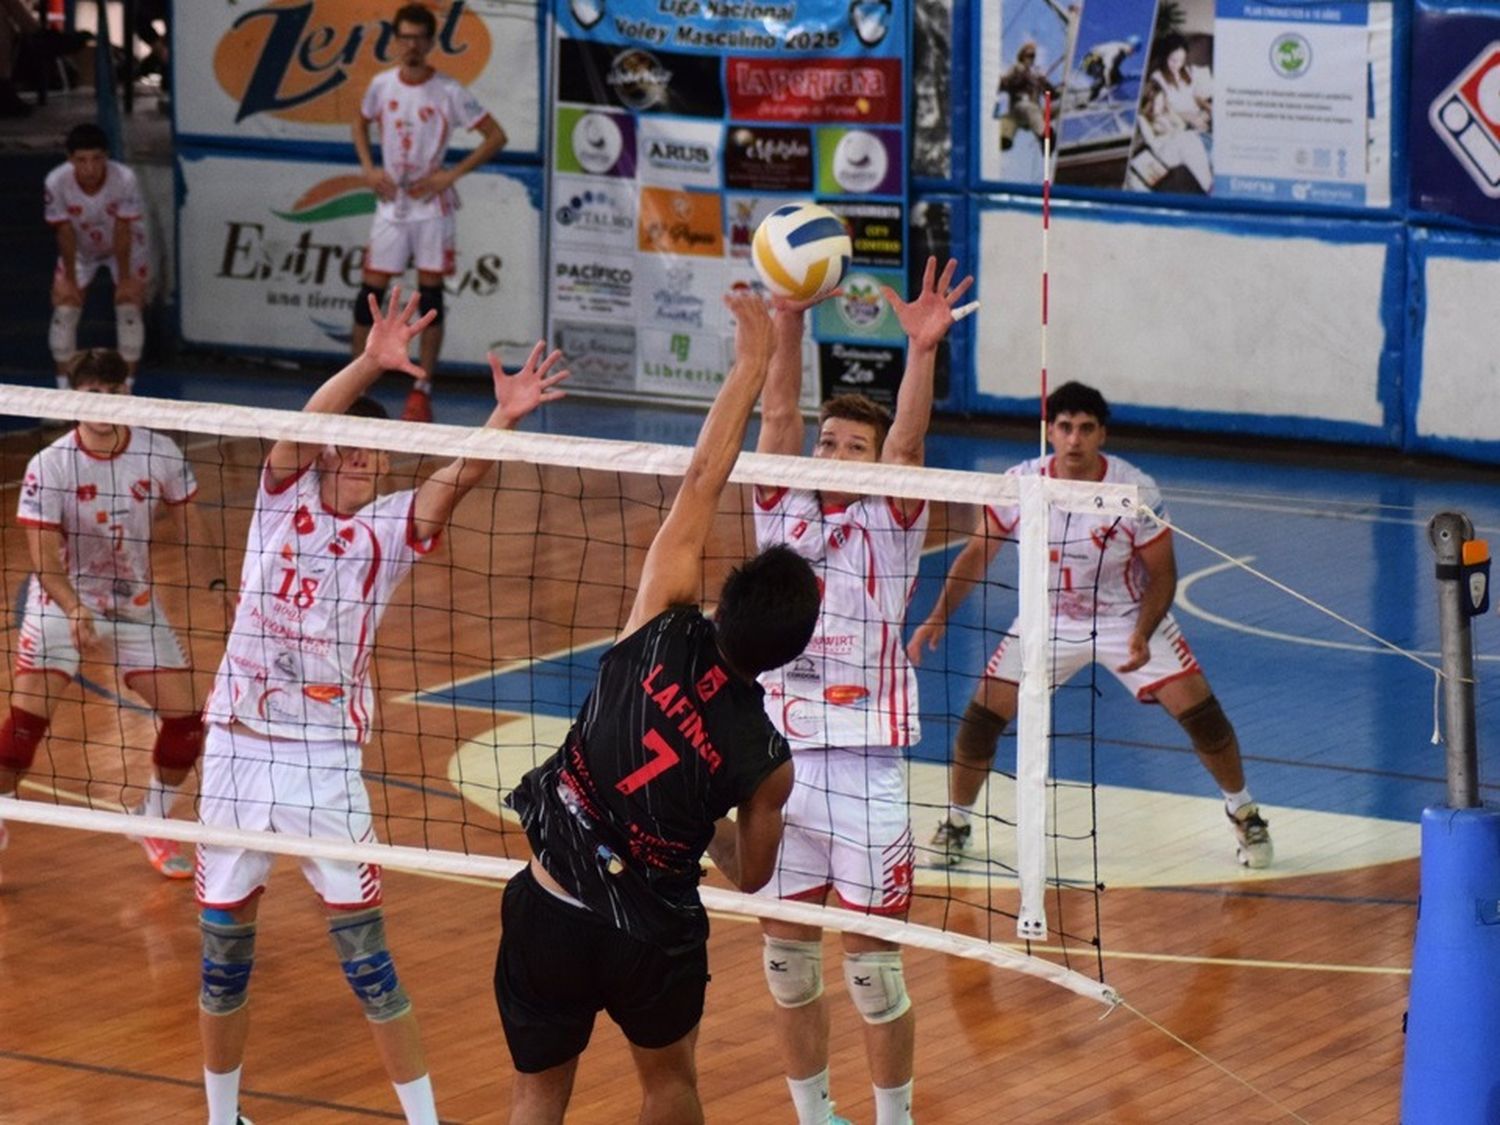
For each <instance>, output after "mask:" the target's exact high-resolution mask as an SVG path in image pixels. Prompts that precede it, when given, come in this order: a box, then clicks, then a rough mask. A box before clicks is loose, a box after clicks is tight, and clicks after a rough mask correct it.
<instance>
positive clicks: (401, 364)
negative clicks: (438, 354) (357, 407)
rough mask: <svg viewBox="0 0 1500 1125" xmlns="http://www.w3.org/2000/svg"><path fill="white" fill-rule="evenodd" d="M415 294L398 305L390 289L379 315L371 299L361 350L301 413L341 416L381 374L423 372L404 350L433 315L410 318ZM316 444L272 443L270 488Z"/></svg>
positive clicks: (397, 290)
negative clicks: (387, 303)
mask: <svg viewBox="0 0 1500 1125" xmlns="http://www.w3.org/2000/svg"><path fill="white" fill-rule="evenodd" d="M417 301H418V295H417V294H415V293H413V294H412V296H411V300H409V301H407V302H406V305H405V306H404V307H403V306H402V305H401V286H399V285H393V286H391V298H390V307H389V309H387V310H386V311H384V312H382V311H381V309H380V305H379V303H378V302H376V300H375V298H374V297H373V296H372V297H371V298H370V313H371V316H372V317H373V318H374V323H373V324H372V325H371V326H370V336H369V339H368V340H367V341H366V343H365V350H364V351H363V352H361V353H360V354H359V355H358V356H357V357H356V358H355V359H354V360H352V361H351V362H350V363H348V364H346V365H345V366H344V367H343V369H341V370H340V371H339V372H338V373H337V374H335V375H333V376H331V377H330V378H329V379H328V380H327V381H326V382H325V383H324V384H323V385H322V386H321V387H319V388H318V389H317V390H316V391H314V392H313V394H312V397H311V398H310V399H308V400H307V405H306V406H304V407H303V408H302V409H303V410H304V411H305V412H307V413H309V414H342V413H343V412H344V411H346V410H348V409H349V407H350V406H352V405H353V404H354V401H355V400H356V399H358V398H359V397H360V396H361V395H362V394H364V393H365V392H366V391H367V390H369V389H370V387H371V386H372V385H373V384H374V382H375V380H376V379H378V378H380V376H381V373H382V372H385V371H402V372H405V373H406V374H408V375H410V376H411V377H412V378H414V379H420V378H422V377H423V371H422V369H421V368H420V367H418V366H417V365H416V364H415V363H413V362H412V361H411V354H410V346H411V341H412V339H413V338H414V337H416V336H420V335H421V334H422V329H424V328H426V327H427V326H428V325H429V324H431V323H432V319H433V317H435V316H437V313H436V312H435V311H433V312H428V313H427V314H426V315H425V316H422V317H420V318H419V319H416V320H413V319H412V317H413V316H415V315H416V311H417ZM319 448H320V447H319V446H316V445H304V444H300V443H298V442H294V441H278V442H277V443H276V444H275V445H273V446H271V452H270V453H269V454H268V455H267V457H266V483H267V484H269V485H270V486H271V487H273V488H274V487H275V486H277V485H279V484H281V483H282V482H284V481H285V480H286V479H287V478H288V477H291V476H294V475H295V474H296V473H297V472H299V471H300V470H301V469H302V467H303V466H305V465H307V464H308V463H309V462H311V461H312V460H313V458H315V457H316V456H317V455H318V451H319Z"/></svg>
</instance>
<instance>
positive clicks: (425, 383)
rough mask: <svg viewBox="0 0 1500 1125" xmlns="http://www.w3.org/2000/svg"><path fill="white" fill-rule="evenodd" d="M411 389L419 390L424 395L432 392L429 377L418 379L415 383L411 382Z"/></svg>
mask: <svg viewBox="0 0 1500 1125" xmlns="http://www.w3.org/2000/svg"><path fill="white" fill-rule="evenodd" d="M412 390H415V391H421V392H422V393H423V394H424V395H431V394H432V380H431V379H418V380H417V381H416V382H415V383H413V384H412Z"/></svg>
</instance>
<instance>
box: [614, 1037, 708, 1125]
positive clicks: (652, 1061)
mask: <svg viewBox="0 0 1500 1125" xmlns="http://www.w3.org/2000/svg"><path fill="white" fill-rule="evenodd" d="M697 1043H698V1029H697V1028H696V1027H695V1028H693V1030H692V1031H690V1032H688V1033H687V1034H686V1035H684V1036H683V1037H682V1038H681V1039H679V1040H677V1042H675V1043H671V1044H668V1045H667V1046H665V1047H659V1048H655V1049H652V1048H647V1047H637V1046H635V1044H633V1043H632V1044H631V1046H630V1054H631V1057H632V1058H634V1059H635V1071H636V1074H638V1075H639V1076H640V1079H641V1091H642V1094H643V1097H642V1101H641V1116H640V1125H701V1123H702V1121H703V1103H702V1102H701V1101H700V1100H699V1098H698V1065H697V1063H696V1062H695V1061H694V1058H693V1052H694V1050H695V1048H696V1046H697Z"/></svg>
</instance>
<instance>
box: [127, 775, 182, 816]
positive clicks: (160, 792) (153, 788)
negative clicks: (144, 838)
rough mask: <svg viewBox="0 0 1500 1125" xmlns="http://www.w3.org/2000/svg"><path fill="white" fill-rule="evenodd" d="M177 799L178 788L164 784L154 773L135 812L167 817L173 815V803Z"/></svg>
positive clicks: (142, 814)
mask: <svg viewBox="0 0 1500 1125" xmlns="http://www.w3.org/2000/svg"><path fill="white" fill-rule="evenodd" d="M176 800H177V790H176V789H175V788H173V787H172V786H169V785H164V784H162V780H161V778H159V777H157V776H156V775H155V774H153V775H152V777H151V782H150V784H148V785H147V786H146V795H145V797H143V798H142V799H141V803H140V804H139V805H137V806H136V808H135V812H136V813H138V814H139V815H141V816H159V817H161V818H163V819H166V818H167V817H169V816H171V815H172V805H173V803H174V802H175V801H176Z"/></svg>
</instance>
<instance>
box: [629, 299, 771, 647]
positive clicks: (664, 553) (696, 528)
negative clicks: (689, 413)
mask: <svg viewBox="0 0 1500 1125" xmlns="http://www.w3.org/2000/svg"><path fill="white" fill-rule="evenodd" d="M724 304H725V305H726V306H727V307H728V309H729V311H730V313H731V315H733V317H734V319H735V323H736V329H735V340H734V363H733V364H732V365H731V366H730V368H729V374H728V375H726V376H725V378H724V385H723V386H721V387H720V388H719V393H718V395H717V397H715V399H714V404H713V406H712V407H710V408H709V411H708V417H706V418H705V419H704V420H703V428H702V429H701V430H700V431H699V432H698V443H697V445H695V446H694V447H693V457H692V460H691V461H690V462H689V463H688V467H687V473H686V475H685V476H684V477H683V478H682V486H681V487H680V488H679V489H678V490H677V497H676V499H674V500H673V501H672V509H671V511H669V512H668V513H667V518H666V519H665V520H663V521H662V525H661V528H660V529H659V530H658V531H657V533H656V538H655V539H654V540H653V541H652V543H651V549H650V550H649V551H647V552H646V564H645V566H644V567H643V568H642V570H641V584H640V588H639V589H638V590H637V591H636V595H635V604H634V605H633V606H632V607H631V610H630V618H629V620H627V621H626V623H625V631H624V633H622V634H621V635H622V636H629V635H630V634H631V633H633V632H635V631H636V630H637V629H639V628H640V627H641V626H642V625H644V624H645V623H646V622H647V621H650V620H651V619H652V618H653V617H655V616H656V615H657V614H658V613H660V612H661V611H662V610H664V609H667V608H668V607H669V606H674V605H687V604H690V603H695V602H696V601H697V600H698V596H699V592H700V588H701V586H702V582H703V547H704V545H705V544H706V543H707V542H708V533H709V531H710V529H711V528H712V526H713V520H714V514H715V513H716V512H717V511H718V508H719V496H720V494H721V493H722V492H723V491H724V485H725V483H726V482H727V481H728V480H729V472H730V470H731V469H733V468H734V463H735V460H736V459H737V458H738V457H739V455H740V446H741V445H742V444H743V443H744V440H745V429H746V426H747V425H748V424H749V421H750V411H751V410H752V409H753V408H754V406H755V400H756V399H757V398H759V397H760V392H761V388H762V387H763V386H764V385H765V382H766V371H767V369H768V367H769V364H770V362H771V350H772V347H773V332H772V327H771V316H770V314H769V313H768V312H767V311H766V306H765V303H764V302H763V301H762V300H761V299H760V298H759V297H757V296H756V295H755V294H754V293H753V292H751V291H750V290H748V289H737V290H733V291H731V292H730V293H729V294H727V295H726V296H725V298H724Z"/></svg>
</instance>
